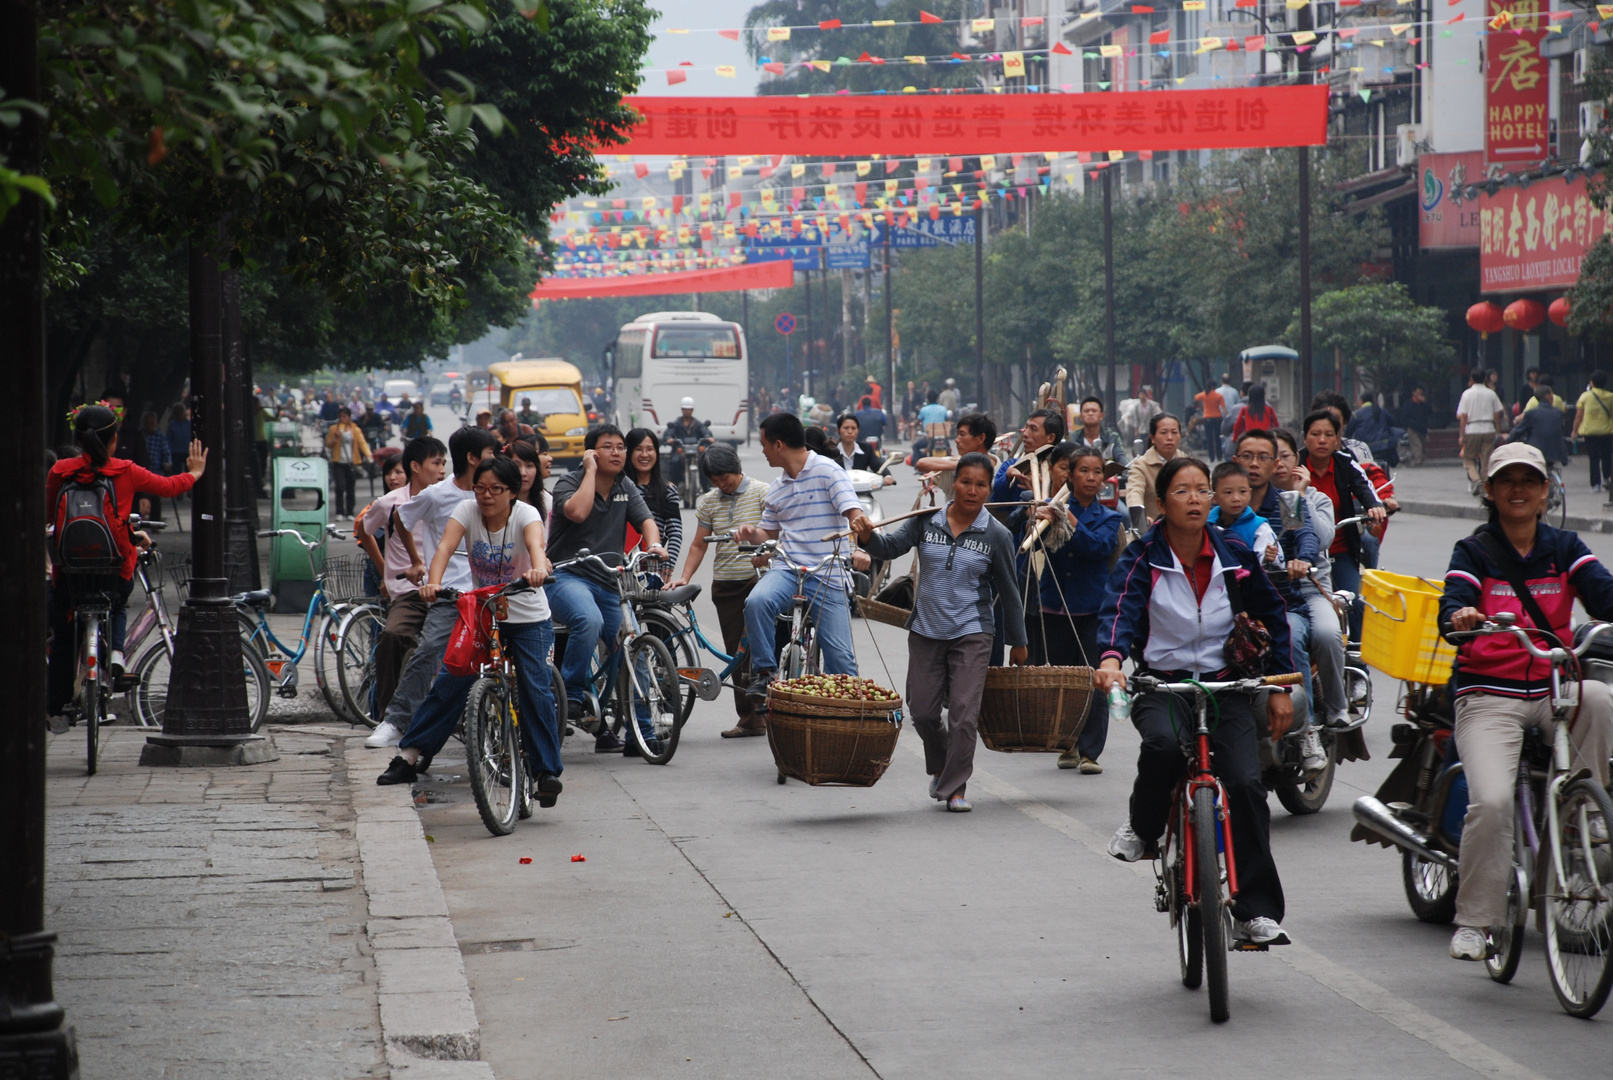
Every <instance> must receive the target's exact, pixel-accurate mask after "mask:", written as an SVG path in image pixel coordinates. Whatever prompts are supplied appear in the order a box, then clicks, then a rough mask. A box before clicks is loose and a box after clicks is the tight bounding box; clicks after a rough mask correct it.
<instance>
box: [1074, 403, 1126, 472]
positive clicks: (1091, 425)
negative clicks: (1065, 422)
mask: <svg viewBox="0 0 1613 1080" xmlns="http://www.w3.org/2000/svg"><path fill="white" fill-rule="evenodd" d="M1079 416H1080V417H1081V427H1080V429H1079V430H1078V431H1075V432H1073V433H1072V434H1071V437H1070V439H1071V441H1072V442H1074V443H1075V444H1076V445H1077V446H1081V447H1089V448H1091V449H1093V450H1096V451H1097V452H1098V453H1099V454H1100V455H1101V456H1102V457H1103V459H1104V460H1105V461H1112V462H1114V463H1115V464H1116V465H1118V466H1119V467H1120V468H1122V469H1124V468H1125V467H1126V466H1127V465H1129V464H1131V455H1130V454H1128V453H1126V447H1125V445H1124V444H1123V443H1122V442H1121V441H1120V433H1119V432H1117V431H1115V430H1114V429H1113V428H1106V427H1104V426H1103V399H1102V398H1100V397H1097V396H1088V397H1084V398H1082V399H1081V411H1080V413H1079Z"/></svg>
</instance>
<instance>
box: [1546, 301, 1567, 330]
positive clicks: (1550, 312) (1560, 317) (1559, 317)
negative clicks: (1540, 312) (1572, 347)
mask: <svg viewBox="0 0 1613 1080" xmlns="http://www.w3.org/2000/svg"><path fill="white" fill-rule="evenodd" d="M1546 317H1547V318H1548V319H1550V320H1551V321H1552V322H1554V323H1556V324H1557V325H1558V326H1567V325H1568V297H1566V296H1559V297H1558V298H1557V299H1555V300H1553V301H1552V302H1551V307H1549V308H1547V309H1546Z"/></svg>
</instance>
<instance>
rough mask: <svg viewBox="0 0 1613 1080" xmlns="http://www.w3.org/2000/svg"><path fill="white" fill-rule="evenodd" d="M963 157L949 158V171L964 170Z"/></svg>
mask: <svg viewBox="0 0 1613 1080" xmlns="http://www.w3.org/2000/svg"><path fill="white" fill-rule="evenodd" d="M962 171H963V159H962V158H961V157H949V158H947V172H962Z"/></svg>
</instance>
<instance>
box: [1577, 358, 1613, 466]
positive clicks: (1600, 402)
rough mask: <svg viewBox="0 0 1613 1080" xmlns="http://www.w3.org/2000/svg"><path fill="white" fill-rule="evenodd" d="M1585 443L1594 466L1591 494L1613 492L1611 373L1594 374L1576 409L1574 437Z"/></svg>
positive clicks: (1599, 370)
mask: <svg viewBox="0 0 1613 1080" xmlns="http://www.w3.org/2000/svg"><path fill="white" fill-rule="evenodd" d="M1582 436H1583V437H1584V439H1585V456H1586V457H1588V458H1590V462H1591V490H1592V491H1601V490H1602V485H1603V484H1604V483H1607V484H1609V485H1610V492H1613V391H1609V390H1608V389H1607V372H1605V371H1602V370H1601V369H1597V370H1596V371H1593V372H1591V381H1590V383H1589V384H1588V385H1587V386H1586V387H1585V392H1584V393H1583V394H1581V395H1579V401H1578V403H1576V404H1575V406H1574V428H1573V437H1574V438H1576V439H1577V438H1580V437H1582Z"/></svg>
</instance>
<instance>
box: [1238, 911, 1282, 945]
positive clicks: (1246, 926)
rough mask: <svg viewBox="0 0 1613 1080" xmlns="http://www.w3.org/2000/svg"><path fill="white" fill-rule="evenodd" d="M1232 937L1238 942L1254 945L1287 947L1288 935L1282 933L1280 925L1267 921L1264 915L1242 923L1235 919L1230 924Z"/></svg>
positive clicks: (1274, 921) (1276, 922)
mask: <svg viewBox="0 0 1613 1080" xmlns="http://www.w3.org/2000/svg"><path fill="white" fill-rule="evenodd" d="M1232 936H1233V937H1234V938H1236V939H1238V940H1239V941H1248V942H1251V943H1253V944H1255V945H1287V944H1288V934H1287V933H1286V932H1284V930H1283V928H1282V924H1281V923H1279V922H1278V921H1277V920H1276V919H1268V918H1266V917H1265V916H1264V915H1260V916H1257V917H1256V918H1253V919H1250V920H1249V921H1248V922H1244V921H1243V920H1241V919H1235V920H1233V923H1232Z"/></svg>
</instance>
